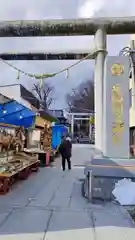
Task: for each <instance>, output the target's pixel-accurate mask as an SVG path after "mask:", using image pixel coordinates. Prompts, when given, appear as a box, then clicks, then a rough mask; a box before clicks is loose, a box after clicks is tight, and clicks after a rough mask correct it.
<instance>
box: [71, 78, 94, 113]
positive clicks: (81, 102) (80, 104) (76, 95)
mask: <svg viewBox="0 0 135 240" xmlns="http://www.w3.org/2000/svg"><path fill="white" fill-rule="evenodd" d="M66 100H67V104H68V107H69V109H70V111H74V110H73V109H78V110H79V109H80V110H86V111H88V110H91V111H94V82H93V81H90V80H87V81H85V82H83V83H81V84H80V85H79V87H78V88H77V89H72V93H70V94H67V96H66Z"/></svg>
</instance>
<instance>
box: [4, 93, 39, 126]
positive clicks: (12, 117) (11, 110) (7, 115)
mask: <svg viewBox="0 0 135 240" xmlns="http://www.w3.org/2000/svg"><path fill="white" fill-rule="evenodd" d="M34 121H35V113H34V112H32V111H31V110H30V109H28V108H26V107H25V106H23V105H22V104H20V103H18V102H17V101H15V100H12V99H9V98H7V97H5V96H3V95H2V94H0V123H1V124H2V123H3V124H11V125H15V126H23V127H24V128H29V127H31V126H32V125H33V123H34Z"/></svg>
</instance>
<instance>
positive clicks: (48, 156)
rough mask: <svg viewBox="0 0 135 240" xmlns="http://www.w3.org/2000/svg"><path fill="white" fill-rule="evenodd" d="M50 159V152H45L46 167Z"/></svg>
mask: <svg viewBox="0 0 135 240" xmlns="http://www.w3.org/2000/svg"><path fill="white" fill-rule="evenodd" d="M49 161H50V152H47V153H46V167H48V165H49Z"/></svg>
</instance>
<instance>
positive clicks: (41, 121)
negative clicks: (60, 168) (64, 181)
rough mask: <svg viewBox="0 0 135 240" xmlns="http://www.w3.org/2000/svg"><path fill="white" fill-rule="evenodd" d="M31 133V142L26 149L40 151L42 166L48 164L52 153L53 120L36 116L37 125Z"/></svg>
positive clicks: (27, 150) (31, 151) (33, 151)
mask: <svg viewBox="0 0 135 240" xmlns="http://www.w3.org/2000/svg"><path fill="white" fill-rule="evenodd" d="M29 134H30V135H29V144H28V148H27V149H25V151H26V152H29V153H38V156H39V159H40V163H41V166H47V165H48V163H49V160H50V157H51V154H52V149H51V142H52V130H51V122H50V121H49V120H47V119H45V118H42V117H40V116H36V118H35V126H34V128H33V129H32V130H31V132H30V133H29Z"/></svg>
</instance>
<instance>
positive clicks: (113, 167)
mask: <svg viewBox="0 0 135 240" xmlns="http://www.w3.org/2000/svg"><path fill="white" fill-rule="evenodd" d="M84 175H85V181H84V195H85V197H87V198H88V199H89V201H92V202H93V200H94V199H98V200H99V199H100V200H103V201H112V200H114V196H113V194H112V191H113V189H114V186H115V183H116V182H117V181H118V180H120V179H124V178H128V179H133V181H135V158H134V159H109V158H95V159H93V160H91V162H90V163H88V164H87V165H86V167H85V169H84ZM90 186H91V187H90ZM93 203H94V202H93Z"/></svg>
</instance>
